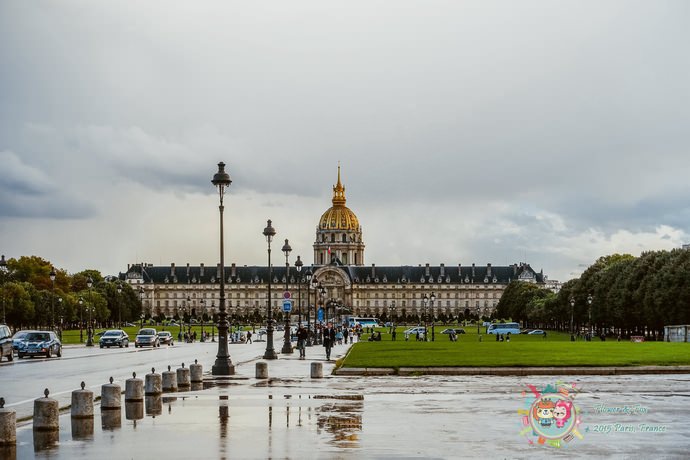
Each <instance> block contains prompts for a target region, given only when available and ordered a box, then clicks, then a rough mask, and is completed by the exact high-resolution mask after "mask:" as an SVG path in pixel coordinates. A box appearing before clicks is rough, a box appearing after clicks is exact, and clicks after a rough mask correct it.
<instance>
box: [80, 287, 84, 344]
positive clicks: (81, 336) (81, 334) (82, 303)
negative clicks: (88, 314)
mask: <svg viewBox="0 0 690 460" xmlns="http://www.w3.org/2000/svg"><path fill="white" fill-rule="evenodd" d="M83 330H84V298H83V297H79V343H84V332H83Z"/></svg>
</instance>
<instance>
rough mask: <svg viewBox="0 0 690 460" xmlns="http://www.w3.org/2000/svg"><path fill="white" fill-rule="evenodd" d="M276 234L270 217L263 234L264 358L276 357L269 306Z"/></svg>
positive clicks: (271, 309)
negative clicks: (265, 288) (265, 284)
mask: <svg viewBox="0 0 690 460" xmlns="http://www.w3.org/2000/svg"><path fill="white" fill-rule="evenodd" d="M275 234H276V229H275V228H273V226H272V225H271V219H268V222H267V223H266V228H264V231H263V235H264V236H265V237H266V242H267V243H268V300H267V304H266V310H267V311H266V313H267V316H268V317H267V319H266V351H265V352H264V359H277V358H278V355H276V351H275V350H274V349H273V308H272V307H271V277H272V276H273V269H272V267H271V241H273V237H274V236H275Z"/></svg>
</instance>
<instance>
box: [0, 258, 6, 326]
mask: <svg viewBox="0 0 690 460" xmlns="http://www.w3.org/2000/svg"><path fill="white" fill-rule="evenodd" d="M0 273H2V286H3V288H4V287H5V276H6V275H7V261H6V260H5V255H4V254H3V255H2V257H0ZM2 322H3V324H6V323H7V318H6V317H5V290H4V289H3V291H2Z"/></svg>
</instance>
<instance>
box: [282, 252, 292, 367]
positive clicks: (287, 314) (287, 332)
mask: <svg viewBox="0 0 690 460" xmlns="http://www.w3.org/2000/svg"><path fill="white" fill-rule="evenodd" d="M282 251H283V254H285V296H286V297H287V295H288V293H289V289H288V278H289V276H290V262H289V261H288V257H289V256H290V253H291V252H292V248H291V247H290V243H289V242H288V240H287V238H286V239H285V244H284V245H283V249H282ZM283 315H284V316H285V330H284V331H283V337H284V338H285V340H284V341H283V349H282V350H281V352H282V353H286V354H290V353H292V343H290V312H289V311H286V312H284V313H283Z"/></svg>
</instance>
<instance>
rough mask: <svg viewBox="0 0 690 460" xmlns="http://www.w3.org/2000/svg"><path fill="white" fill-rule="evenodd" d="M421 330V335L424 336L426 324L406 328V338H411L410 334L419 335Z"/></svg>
mask: <svg viewBox="0 0 690 460" xmlns="http://www.w3.org/2000/svg"><path fill="white" fill-rule="evenodd" d="M418 332H419V337H420V338H422V339H423V338H424V326H417V327H411V328H409V329H406V330H405V332H403V334H404V335H405V340H409V338H410V336H413V337H417V333H418Z"/></svg>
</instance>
